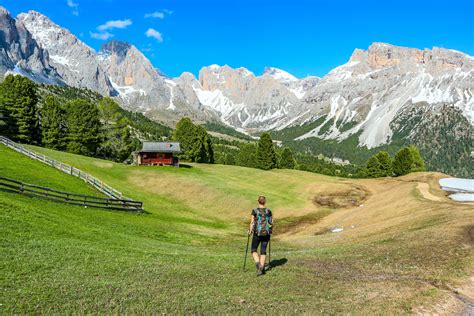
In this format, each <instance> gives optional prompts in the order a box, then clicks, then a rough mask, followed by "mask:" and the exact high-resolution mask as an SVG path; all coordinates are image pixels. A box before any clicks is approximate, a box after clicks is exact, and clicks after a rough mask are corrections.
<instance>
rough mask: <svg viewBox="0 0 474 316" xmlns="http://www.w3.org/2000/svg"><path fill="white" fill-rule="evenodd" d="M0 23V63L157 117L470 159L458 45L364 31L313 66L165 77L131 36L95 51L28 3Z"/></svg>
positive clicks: (469, 74) (450, 165)
mask: <svg viewBox="0 0 474 316" xmlns="http://www.w3.org/2000/svg"><path fill="white" fill-rule="evenodd" d="M0 35H1V36H0V45H1V50H0V75H5V74H7V73H18V74H22V75H25V76H28V77H30V78H32V79H33V80H35V81H38V82H46V83H52V84H59V85H68V86H74V87H82V88H88V89H90V90H93V91H96V92H99V93H101V94H102V95H107V96H112V97H114V98H115V99H116V100H117V101H118V102H119V103H120V104H121V106H122V107H124V108H126V109H128V110H131V111H136V112H140V113H143V114H145V115H146V116H148V117H150V118H152V119H154V120H157V121H160V122H163V123H165V124H167V125H174V124H175V123H176V122H177V121H178V120H179V119H180V118H181V117H183V116H189V117H190V118H191V119H193V120H194V121H197V122H200V123H205V122H215V123H224V124H225V125H227V126H229V127H232V128H234V129H236V130H239V131H241V132H245V133H258V132H262V131H271V132H272V134H273V135H274V137H275V138H277V139H279V140H282V141H284V143H285V144H287V145H291V146H293V147H294V148H296V149H298V150H309V151H313V152H323V151H326V152H325V154H326V155H329V156H337V157H340V158H344V159H350V160H351V162H359V163H361V162H363V161H362V159H366V158H367V154H368V153H369V152H372V151H373V150H374V149H376V148H377V149H381V148H388V149H390V150H389V151H391V152H393V151H394V148H397V146H401V145H403V144H417V145H418V146H419V147H420V148H421V150H422V153H423V155H424V156H425V157H428V160H429V163H428V165H429V166H430V168H434V169H436V170H442V171H446V172H448V171H449V172H451V173H452V174H454V173H456V172H458V171H459V170H464V171H463V173H462V174H466V173H469V172H471V170H472V168H465V167H463V164H465V165H472V156H474V153H473V151H472V137H473V135H472V130H473V128H472V127H473V125H474V98H473V94H474V58H473V57H472V56H469V55H467V54H464V53H461V52H458V51H453V50H449V49H445V48H438V47H434V48H432V49H423V50H420V49H415V48H407V47H400V46H394V45H390V44H386V43H373V44H372V45H371V46H370V47H369V48H368V49H367V50H362V49H355V50H354V52H353V54H352V56H350V58H349V60H348V62H347V63H345V64H343V65H341V66H339V67H336V68H335V69H333V70H332V71H330V72H329V73H328V74H327V75H325V76H324V77H322V78H318V77H312V76H309V77H306V78H296V77H295V76H293V75H291V74H290V73H288V72H286V71H284V70H281V69H278V68H273V67H267V68H265V69H264V71H263V73H262V74H261V75H255V74H254V73H253V72H251V71H249V70H248V69H246V68H243V67H240V68H232V67H229V66H227V65H224V66H219V65H210V66H207V67H203V68H202V69H201V70H200V72H199V76H198V78H196V77H195V76H194V75H192V74H190V73H186V72H185V73H183V74H182V75H181V76H180V77H178V78H169V77H167V76H166V75H164V74H163V73H161V72H160V71H159V69H156V68H155V67H154V66H153V65H152V63H151V62H150V61H149V60H148V59H147V58H146V56H145V55H143V54H142V53H141V52H140V51H139V50H138V49H137V48H136V47H135V46H134V45H132V44H130V43H125V42H120V41H117V40H112V41H110V42H108V43H106V44H104V45H103V46H102V48H101V50H100V52H98V53H97V52H96V51H95V50H94V49H92V48H90V47H89V46H87V45H86V44H85V43H83V42H82V41H81V40H80V39H78V38H77V37H76V36H75V35H74V34H72V33H71V32H70V31H68V30H67V29H64V28H62V27H60V26H58V25H57V24H55V23H54V22H52V21H51V20H50V19H49V18H48V17H46V16H44V15H42V14H40V13H38V12H35V11H29V12H28V13H22V14H19V15H18V17H17V18H16V19H13V18H12V17H11V16H10V14H9V13H8V11H7V10H6V9H4V8H1V7H0ZM390 146H392V147H390ZM356 153H357V155H356ZM442 157H443V158H442ZM443 160H444V161H443ZM468 169H469V170H468ZM452 170H454V172H452ZM472 173H474V171H473V172H472ZM457 174H461V173H457Z"/></svg>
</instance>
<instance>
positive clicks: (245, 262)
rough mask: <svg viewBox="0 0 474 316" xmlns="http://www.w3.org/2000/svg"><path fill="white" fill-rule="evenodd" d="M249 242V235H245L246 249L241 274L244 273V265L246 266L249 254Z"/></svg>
mask: <svg viewBox="0 0 474 316" xmlns="http://www.w3.org/2000/svg"><path fill="white" fill-rule="evenodd" d="M249 241H250V233H248V234H247V247H246V248H245V257H244V267H243V268H242V271H243V272H245V265H246V264H247V255H248V253H249Z"/></svg>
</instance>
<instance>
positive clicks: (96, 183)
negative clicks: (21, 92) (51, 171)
mask: <svg viewBox="0 0 474 316" xmlns="http://www.w3.org/2000/svg"><path fill="white" fill-rule="evenodd" d="M0 144H4V145H5V146H7V147H9V148H11V149H13V150H15V151H17V152H19V153H20V154H23V155H25V156H28V157H30V158H33V159H36V160H38V161H41V162H42V163H45V164H47V165H49V166H51V167H53V168H56V169H59V170H61V171H62V172H65V173H67V174H70V175H72V176H75V177H78V178H80V179H82V180H84V181H85V182H87V183H89V184H90V185H92V186H93V187H94V188H96V189H97V190H99V191H100V192H102V193H104V194H105V195H107V196H108V197H110V198H113V199H118V200H130V201H133V200H132V199H129V198H127V197H125V196H123V194H122V192H120V191H118V190H116V189H114V188H112V187H111V186H110V185H108V184H106V183H104V182H103V181H101V180H99V179H97V178H96V177H94V176H92V175H90V174H88V173H87V172H84V171H82V170H79V169H77V168H74V167H73V166H70V165H67V164H65V163H62V162H61V161H58V160H55V159H53V158H50V157H48V156H46V155H43V154H40V153H37V152H35V151H34V150H31V149H29V148H27V147H25V146H23V145H20V144H17V143H15V142H14V141H12V140H10V139H8V138H6V137H4V136H0Z"/></svg>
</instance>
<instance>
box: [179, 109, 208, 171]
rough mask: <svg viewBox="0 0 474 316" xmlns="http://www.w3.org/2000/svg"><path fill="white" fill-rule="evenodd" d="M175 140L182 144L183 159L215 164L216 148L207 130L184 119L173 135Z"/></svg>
mask: <svg viewBox="0 0 474 316" xmlns="http://www.w3.org/2000/svg"><path fill="white" fill-rule="evenodd" d="M173 139H174V140H175V141H178V142H180V145H181V152H182V153H181V155H180V157H181V159H184V160H189V161H193V162H200V163H214V146H213V144H212V139H211V137H210V136H209V134H208V133H207V131H206V129H205V128H204V127H203V126H201V125H199V126H196V125H194V124H193V122H192V121H191V120H190V119H189V118H187V117H183V118H182V119H181V120H180V121H179V122H178V124H176V129H175V131H174V133H173Z"/></svg>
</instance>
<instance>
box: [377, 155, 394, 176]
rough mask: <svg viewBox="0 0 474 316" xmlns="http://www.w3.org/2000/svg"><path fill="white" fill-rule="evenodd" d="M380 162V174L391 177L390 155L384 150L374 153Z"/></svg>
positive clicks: (391, 164) (391, 163) (391, 162)
mask: <svg viewBox="0 0 474 316" xmlns="http://www.w3.org/2000/svg"><path fill="white" fill-rule="evenodd" d="M376 157H377V159H378V161H379V163H380V176H381V177H391V176H392V174H393V161H392V157H390V155H389V154H388V152H386V151H380V152H379V153H377V155H376Z"/></svg>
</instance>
